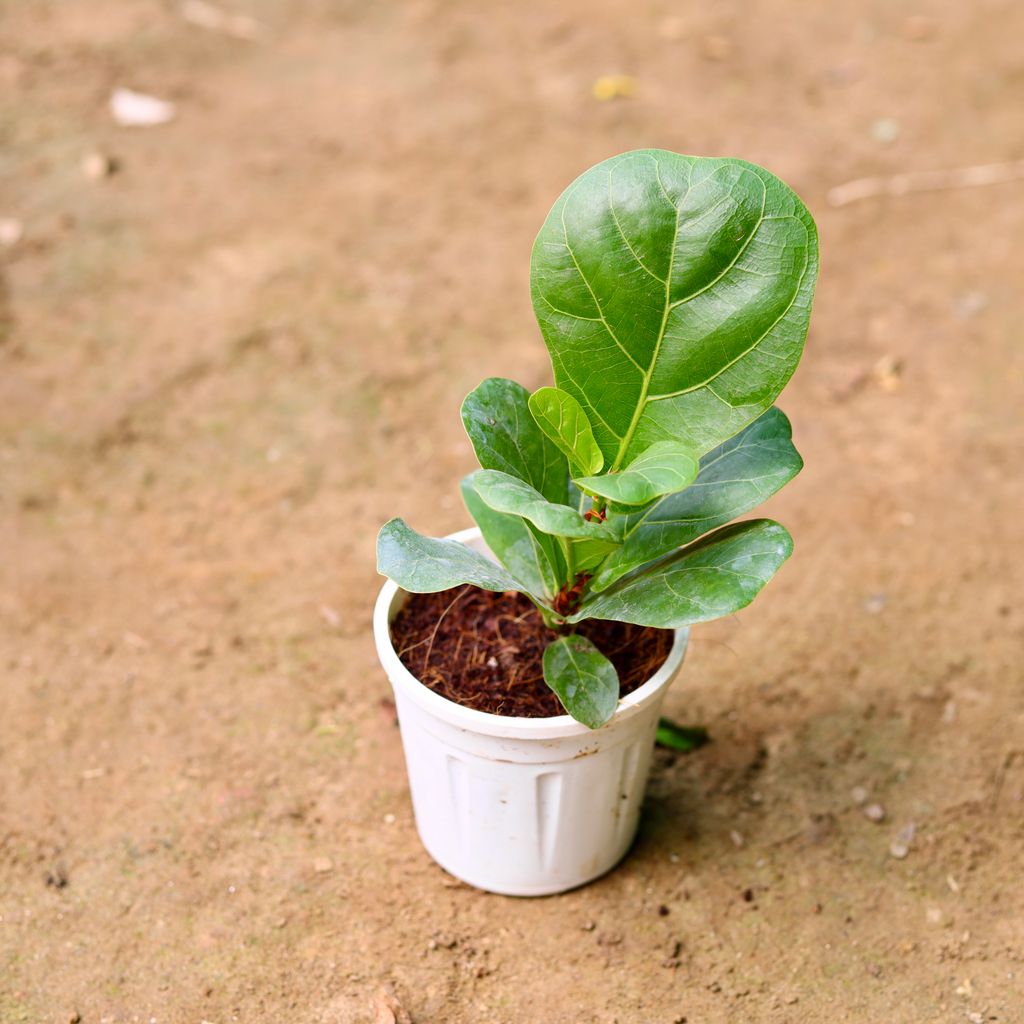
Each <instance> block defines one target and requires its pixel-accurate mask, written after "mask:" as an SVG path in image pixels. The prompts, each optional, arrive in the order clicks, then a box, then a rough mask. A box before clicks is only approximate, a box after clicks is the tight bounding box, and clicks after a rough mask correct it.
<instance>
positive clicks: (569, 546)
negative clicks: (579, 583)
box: [559, 537, 576, 587]
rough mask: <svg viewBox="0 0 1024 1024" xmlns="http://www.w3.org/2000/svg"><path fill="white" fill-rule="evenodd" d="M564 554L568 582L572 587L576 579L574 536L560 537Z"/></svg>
mask: <svg viewBox="0 0 1024 1024" xmlns="http://www.w3.org/2000/svg"><path fill="white" fill-rule="evenodd" d="M559 540H560V541H561V542H562V554H564V555H565V573H566V583H567V584H568V585H569V586H570V587H571V586H572V585H573V583H574V582H575V581H576V550H575V545H576V542H575V541H574V540H573V539H572V537H560V538H559Z"/></svg>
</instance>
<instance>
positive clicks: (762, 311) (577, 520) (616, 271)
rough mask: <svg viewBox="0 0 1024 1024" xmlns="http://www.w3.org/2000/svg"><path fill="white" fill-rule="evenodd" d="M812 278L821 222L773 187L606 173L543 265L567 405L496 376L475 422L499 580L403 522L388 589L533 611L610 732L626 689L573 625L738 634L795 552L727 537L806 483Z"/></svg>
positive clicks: (594, 175)
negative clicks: (481, 593) (786, 391)
mask: <svg viewBox="0 0 1024 1024" xmlns="http://www.w3.org/2000/svg"><path fill="white" fill-rule="evenodd" d="M817 272H818V242H817V232H816V229H815V226H814V221H813V220H812V219H811V216H810V214H809V213H808V212H807V210H806V208H805V207H804V205H803V204H802V203H801V202H800V200H799V199H798V198H797V197H796V195H795V194H794V193H793V192H792V191H791V190H790V189H789V188H788V187H787V186H786V185H784V184H783V183H782V182H781V181H780V180H779V179H778V178H776V177H775V176H774V175H772V174H770V173H769V172H768V171H766V170H764V169H763V168H760V167H757V166H755V165H753V164H749V163H746V162H745V161H742V160H735V159H719V158H707V157H692V156H681V155H679V154H676V153H669V152H665V151H663V150H653V149H648V150H635V151H633V152H629V153H623V154H621V155H620V156H617V157H613V158H612V159H610V160H605V161H604V162H603V163H600V164H597V165H596V166H595V167H592V168H591V169H590V170H589V171H587V172H585V173H584V174H583V175H581V176H580V177H579V178H577V179H576V181H575V182H573V183H572V184H571V185H570V186H569V187H568V188H567V189H566V190H565V192H564V193H563V194H562V195H561V197H560V198H559V199H558V201H557V202H556V203H555V205H554V206H553V207H552V209H551V212H550V214H549V215H548V217H547V220H546V221H545V222H544V225H543V227H542V228H541V230H540V233H539V235H538V236H537V240H536V243H535V244H534V248H533V259H532V263H531V293H532V298H533V307H534V311H535V313H536V316H537V320H538V323H539V325H540V330H541V334H542V336H543V339H544V343H545V345H546V346H547V349H548V353H549V354H550V357H551V362H552V367H553V370H554V380H555V386H554V387H542V388H540V389H539V390H537V391H535V392H534V393H533V394H529V393H528V392H527V390H526V389H525V388H523V387H522V386H521V385H519V384H516V383H514V382H513V381H510V380H505V379H504V378H500V377H492V378H489V379H488V380H485V381H484V382H483V383H482V384H480V386H479V387H477V388H476V389H475V390H474V391H473V392H471V393H470V395H469V396H468V397H467V398H466V400H465V401H464V402H463V405H462V420H463V424H464V425H465V428H466V432H467V433H468V435H469V438H470V441H471V442H472V445H473V449H474V451H475V453H476V457H477V460H478V461H479V463H480V467H481V468H480V469H478V470H476V471H475V472H473V473H471V474H469V476H467V477H466V478H465V479H464V480H463V482H462V495H463V498H464V500H465V503H466V506H467V508H468V510H469V512H470V514H471V515H472V517H473V519H474V520H475V521H476V523H477V525H478V526H479V527H480V531H481V533H482V535H483V538H484V540H485V541H486V543H487V545H488V547H489V548H490V550H491V551H492V552H493V554H494V558H495V559H496V561H492V560H491V559H489V558H486V557H484V556H483V555H481V554H478V553H476V552H474V551H472V550H470V549H469V548H467V547H465V546H464V545H462V544H460V543H458V542H455V541H451V540H433V539H430V538H427V537H422V536H420V535H419V534H417V533H416V532H415V531H413V530H412V529H410V527H408V526H407V525H406V524H405V523H404V522H403V521H402V520H401V519H392V520H391V521H390V522H389V523H387V524H386V525H385V526H384V527H383V528H382V530H381V532H380V536H379V539H378V543H377V564H378V570H379V571H380V572H381V573H382V574H384V575H386V576H389V577H390V578H391V579H393V580H394V581H395V582H396V583H398V584H399V586H401V587H403V588H404V589H406V590H408V591H411V592H417V593H423V592H430V591H436V590H446V589H448V588H450V587H455V586H458V585H460V584H472V585H475V586H478V587H482V588H484V589H485V590H495V591H505V590H516V591H520V592H521V593H523V594H525V595H526V596H527V597H528V598H529V599H530V600H531V601H532V602H533V603H534V604H535V605H536V606H537V608H538V609H539V610H540V613H541V615H542V616H543V618H544V621H545V623H546V624H547V625H548V626H550V627H551V628H552V629H554V630H556V631H557V632H559V633H561V634H562V635H561V636H560V637H558V638H557V639H555V640H553V641H552V643H551V644H550V645H549V647H548V648H547V650H546V651H545V653H544V659H543V663H544V678H545V681H546V682H547V684H548V685H549V686H550V687H551V689H552V690H554V692H555V693H556V694H557V695H558V697H559V699H560V701H561V702H562V705H563V706H564V707H565V709H566V710H567V711H568V712H569V714H571V715H572V716H573V717H574V718H576V719H577V720H578V721H580V722H582V723H583V724H584V725H587V726H589V727H591V728H598V727H600V726H601V725H603V724H604V723H605V722H606V721H608V719H609V718H610V717H611V716H612V715H613V714H614V712H615V708H616V706H617V703H618V687H619V683H618V677H617V675H616V671H615V668H614V666H613V665H612V664H611V662H610V661H609V660H608V659H607V658H606V657H605V656H604V655H603V654H602V653H601V652H600V651H599V650H598V649H597V648H596V647H595V646H594V645H593V643H591V641H590V640H588V639H587V638H585V637H583V636H582V635H580V634H578V633H576V632H575V631H574V627H575V625H576V624H577V623H579V622H582V621H583V620H584V619H610V620H617V621H621V622H631V623H635V624H637V625H641V626H658V627H663V628H678V627H681V626H689V625H692V624H694V623H698V622H706V621H708V620H711V619H716V618H719V617H721V616H723V615H729V614H731V613H732V612H735V611H738V610H739V609H740V608H743V607H745V606H746V605H747V604H749V603H750V602H751V601H752V600H753V599H754V597H755V596H756V595H757V594H758V593H759V592H760V590H761V589H762V588H763V587H764V585H765V584H766V583H767V582H768V581H769V580H770V579H771V578H772V576H773V575H774V573H775V572H776V570H777V569H778V568H779V566H780V565H781V564H782V563H783V562H784V561H785V560H786V559H787V558H788V557H789V555H790V553H791V551H792V547H793V544H792V539H791V538H790V536H789V534H788V532H787V531H786V530H785V528H784V527H782V526H780V525H779V524H778V523H775V522H772V521H771V520H767V519H754V520H747V521H743V522H733V520H734V519H736V517H738V516H742V515H744V514H745V513H747V512H749V511H750V510H751V509H753V508H754V507H755V506H756V505H758V504H760V503H761V502H762V501H764V500H765V499H767V498H769V497H770V496H771V495H772V494H774V493H775V492H776V491H777V490H778V489H779V488H780V487H782V486H783V485H784V484H785V483H787V482H788V481H789V480H791V479H792V478H793V477H794V476H795V475H796V474H797V473H798V472H799V471H800V469H801V466H802V461H801V459H800V456H799V454H798V453H797V451H796V449H795V447H794V446H793V442H792V437H791V430H790V425H789V421H788V420H787V419H786V417H785V415H784V414H783V413H782V412H781V411H780V410H779V409H777V408H775V406H774V402H775V400H776V398H777V397H778V395H779V393H780V392H781V391H782V389H783V387H784V386H785V385H786V383H787V381H788V380H789V378H790V376H791V375H792V373H793V371H794V370H795V369H796V365H797V363H798V362H799V359H800V355H801V352H802V350H803V345H804V340H805V338H806V335H807V326H808V320H809V318H810V311H811V300H812V297H813V294H814V285H815V280H816V278H817Z"/></svg>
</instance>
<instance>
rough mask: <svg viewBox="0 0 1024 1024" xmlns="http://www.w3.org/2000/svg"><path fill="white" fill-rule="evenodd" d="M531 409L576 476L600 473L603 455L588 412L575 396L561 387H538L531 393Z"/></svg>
mask: <svg viewBox="0 0 1024 1024" xmlns="http://www.w3.org/2000/svg"><path fill="white" fill-rule="evenodd" d="M530 412H531V413H533V418H534V419H535V420H536V421H537V426H539V427H540V429H541V430H543V431H544V433H545V434H547V436H548V437H549V438H550V439H551V441H552V443H553V444H554V445H555V446H556V447H557V448H558V449H559V451H561V453H562V454H563V455H564V456H565V457H566V458H567V459H568V460H569V464H570V466H572V467H573V469H574V470H575V473H576V474H577V475H580V476H589V475H590V474H592V473H597V472H600V469H601V467H602V466H603V465H604V455H603V454H602V452H601V449H600V448H599V447H598V444H597V441H595V440H594V431H593V428H592V427H591V426H590V420H588V419H587V414H586V413H585V412H584V411H583V407H582V406H581V405H580V403H579V402H577V401H576V399H575V398H573V397H572V395H570V394H569V393H568V392H567V391H559V389H558V388H539V389H538V390H537V391H534V393H533V394H532V395H530Z"/></svg>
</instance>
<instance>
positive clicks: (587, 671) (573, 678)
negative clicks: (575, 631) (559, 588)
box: [544, 635, 619, 729]
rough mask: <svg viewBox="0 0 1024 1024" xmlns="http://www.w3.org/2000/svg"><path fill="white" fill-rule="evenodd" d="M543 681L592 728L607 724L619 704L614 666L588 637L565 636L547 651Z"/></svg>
mask: <svg viewBox="0 0 1024 1024" xmlns="http://www.w3.org/2000/svg"><path fill="white" fill-rule="evenodd" d="M544 682H546V683H547V684H548V686H550V687H551V689H552V690H554V691H555V693H557V694H558V699H559V700H560V701H561V702H562V707H564V708H565V710H566V711H568V712H569V714H570V715H572V717H573V718H575V719H576V721H577V722H582V723H583V724H584V725H585V726H587V727H588V728H589V729H597V728H599V727H600V726H602V725H604V723H605V722H607V721H608V719H609V718H611V717H612V715H614V714H615V708H616V707H617V706H618V703H619V674H618V673H617V672H616V671H615V666H614V665H613V664H612V663H611V662H610V661H609V660H608V659H607V658H606V657H605V656H604V655H603V654H602V653H601V652H600V651H599V650H598V649H597V648H596V647H595V646H594V645H593V644H592V643H591V642H590V641H589V640H588V639H587V638H586V637H585V636H578V635H573V636H563V637H562V638H561V639H560V640H556V641H555V642H554V643H552V644H548V646H547V648H545V650H544Z"/></svg>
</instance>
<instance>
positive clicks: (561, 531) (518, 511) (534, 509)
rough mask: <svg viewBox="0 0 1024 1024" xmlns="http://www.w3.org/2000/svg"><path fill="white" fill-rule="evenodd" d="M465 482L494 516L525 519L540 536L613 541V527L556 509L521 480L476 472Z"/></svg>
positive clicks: (493, 472) (570, 510)
mask: <svg viewBox="0 0 1024 1024" xmlns="http://www.w3.org/2000/svg"><path fill="white" fill-rule="evenodd" d="M469 480H470V481H471V482H472V486H473V489H474V490H475V491H476V492H477V494H479V495H480V497H481V498H482V499H483V501H484V502H485V503H486V504H487V505H489V506H490V507H491V508H493V509H494V510H495V511H497V512H510V513H512V514H513V515H517V516H522V517H523V518H524V519H528V520H529V521H530V522H531V523H533V525H534V526H536V527H537V528H538V529H539V530H542V531H543V532H544V533H548V534H551V535H552V536H555V537H584V538H591V539H595V540H597V539H603V540H617V539H618V534H617V533H616V531H615V530H614V529H613V527H611V526H609V525H606V524H604V523H591V522H587V520H586V519H584V518H583V516H582V515H581V514H580V513H579V511H577V510H576V509H575V508H571V507H570V506H569V505H557V504H554V503H553V502H550V501H547V500H546V499H545V498H544V496H543V495H542V494H541V493H540V492H539V491H537V490H536V489H535V488H533V487H531V486H530V485H529V484H527V483H524V482H523V481H522V480H518V479H516V477H514V476H509V474H508V473H500V472H498V471H497V470H494V469H478V470H477V471H476V472H475V473H471V474H470V476H469Z"/></svg>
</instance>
